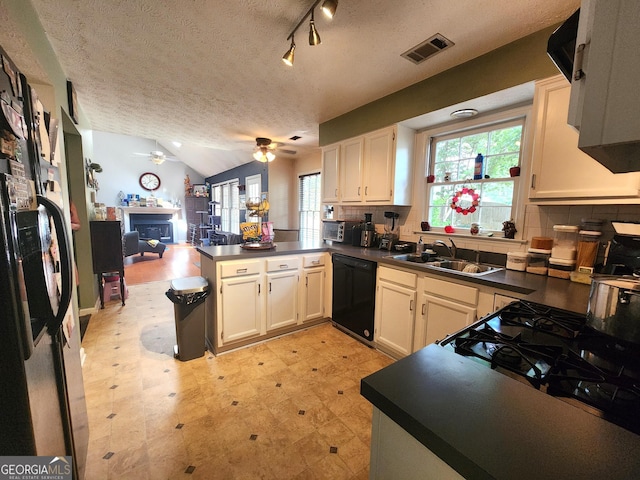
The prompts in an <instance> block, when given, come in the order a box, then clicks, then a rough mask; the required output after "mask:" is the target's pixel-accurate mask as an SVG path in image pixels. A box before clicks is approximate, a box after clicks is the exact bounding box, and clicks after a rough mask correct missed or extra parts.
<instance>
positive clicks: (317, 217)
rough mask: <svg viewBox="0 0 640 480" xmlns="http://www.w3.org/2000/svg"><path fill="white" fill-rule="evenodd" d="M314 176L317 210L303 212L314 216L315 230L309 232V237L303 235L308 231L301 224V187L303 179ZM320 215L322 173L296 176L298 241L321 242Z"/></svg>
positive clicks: (316, 172)
mask: <svg viewBox="0 0 640 480" xmlns="http://www.w3.org/2000/svg"><path fill="white" fill-rule="evenodd" d="M314 176H317V180H316V182H317V185H316V190H317V196H318V198H317V206H318V210H304V212H313V216H314V218H313V220H314V224H315V225H314V226H315V228H313V229H312V230H311V232H312V234H311V236H310V237H309V236H307V235H305V231H306V230H309V229H307V228H304V226H303V222H302V214H303V210H302V203H303V202H302V193H303V192H302V187H303V179H304V178H305V177H314ZM321 214H322V172H318V171H315V172H310V173H301V174H299V175H298V231H299V235H298V238H299V240H300V241H308V242H314V241H315V242H319V241H320V240H322V222H321Z"/></svg>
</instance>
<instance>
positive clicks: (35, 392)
mask: <svg viewBox="0 0 640 480" xmlns="http://www.w3.org/2000/svg"><path fill="white" fill-rule="evenodd" d="M0 54H1V56H2V58H1V60H2V71H0V96H1V98H0V104H1V109H0V110H1V114H0V252H3V253H2V260H0V456H32V455H37V456H52V457H53V456H55V457H63V456H71V457H72V466H73V477H74V478H77V479H82V478H84V467H85V463H86V456H87V449H88V440H89V429H88V420H87V411H86V402H85V396H84V384H83V379H82V367H81V362H80V336H79V328H75V329H73V328H72V325H73V322H72V321H71V322H70V321H69V319H70V318H71V319H73V316H72V314H71V313H70V312H69V306H70V302H71V293H72V289H73V288H74V285H73V274H72V273H73V272H72V260H71V258H72V257H71V255H72V253H71V244H70V237H69V234H68V232H67V229H66V223H65V221H64V218H63V214H62V210H61V209H60V208H59V207H58V205H57V204H56V203H54V202H53V201H51V200H50V199H48V198H47V197H46V188H45V185H43V184H42V183H41V181H40V172H41V171H42V169H43V168H44V169H45V170H46V169H48V166H47V165H46V163H47V161H48V159H47V158H46V155H43V154H42V152H43V151H46V150H47V148H44V149H43V148H42V144H41V141H42V140H41V137H42V136H43V135H42V134H41V133H40V132H39V131H38V130H39V129H40V127H42V126H43V125H42V124H41V122H44V121H45V118H44V117H43V116H42V115H41V114H40V115H39V114H38V113H37V111H36V109H35V108H34V107H36V106H38V105H41V104H39V102H38V101H37V96H36V94H35V91H34V90H33V89H31V87H30V86H29V85H28V84H27V82H26V78H25V77H24V76H23V75H21V74H20V73H19V72H18V70H17V68H16V67H15V65H14V64H13V63H12V61H11V60H10V59H9V57H8V56H7V55H6V53H5V52H4V50H2V49H1V48H0ZM46 141H47V142H48V141H49V140H48V138H47V139H46Z"/></svg>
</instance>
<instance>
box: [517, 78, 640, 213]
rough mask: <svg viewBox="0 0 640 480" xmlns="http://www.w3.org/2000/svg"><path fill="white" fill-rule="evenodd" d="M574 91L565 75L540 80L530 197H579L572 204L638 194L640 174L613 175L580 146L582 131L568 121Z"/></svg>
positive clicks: (537, 85) (559, 198)
mask: <svg viewBox="0 0 640 480" xmlns="http://www.w3.org/2000/svg"><path fill="white" fill-rule="evenodd" d="M570 90H571V88H570V86H569V84H568V82H567V81H566V80H565V79H564V77H561V76H557V77H552V78H550V79H546V80H543V81H540V82H537V83H536V92H535V109H534V117H535V120H536V126H535V138H534V143H533V166H532V173H533V177H532V179H531V184H530V190H529V197H530V198H532V199H536V200H537V199H541V200H542V201H544V200H545V199H550V200H554V199H555V200H565V199H577V200H576V201H573V202H572V203H580V200H581V201H582V202H584V203H586V202H590V201H592V199H593V198H601V199H606V198H610V199H612V202H613V201H615V200H616V199H618V200H619V199H620V198H624V197H638V195H639V189H640V174H638V173H622V174H613V173H611V172H610V171H609V170H608V169H606V168H605V167H604V166H602V165H600V164H599V163H598V162H597V161H596V160H594V159H593V158H591V157H590V156H589V155H587V154H586V153H583V152H582V151H580V150H579V149H578V133H577V132H576V131H575V130H574V129H573V128H572V127H570V126H569V125H568V124H567V112H568V108H569V96H570Z"/></svg>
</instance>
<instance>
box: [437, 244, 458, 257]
mask: <svg viewBox="0 0 640 480" xmlns="http://www.w3.org/2000/svg"><path fill="white" fill-rule="evenodd" d="M449 241H450V242H451V246H449V245H447V244H446V243H445V242H444V241H443V240H436V241H435V242H433V245H442V246H443V247H444V248H446V249H447V253H448V254H449V256H450V257H451V259H452V260H455V258H456V253H457V252H458V247H456V244H455V243H453V240H451V239H449Z"/></svg>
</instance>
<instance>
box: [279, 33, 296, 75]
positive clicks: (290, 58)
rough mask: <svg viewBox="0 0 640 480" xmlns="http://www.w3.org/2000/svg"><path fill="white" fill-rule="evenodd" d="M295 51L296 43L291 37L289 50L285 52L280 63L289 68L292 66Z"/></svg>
mask: <svg viewBox="0 0 640 480" xmlns="http://www.w3.org/2000/svg"><path fill="white" fill-rule="evenodd" d="M295 50H296V42H295V40H294V39H293V35H291V46H290V47H289V50H287V52H286V53H285V54H284V55H283V56H282V61H283V62H284V63H285V64H286V65H289V66H290V67H292V66H293V52H295Z"/></svg>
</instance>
